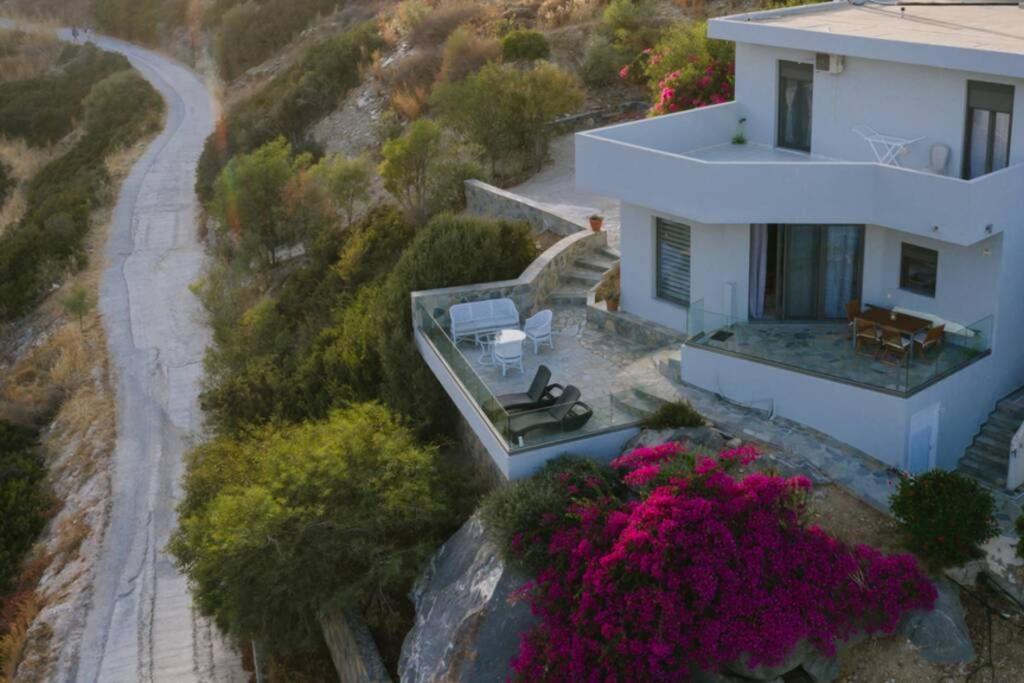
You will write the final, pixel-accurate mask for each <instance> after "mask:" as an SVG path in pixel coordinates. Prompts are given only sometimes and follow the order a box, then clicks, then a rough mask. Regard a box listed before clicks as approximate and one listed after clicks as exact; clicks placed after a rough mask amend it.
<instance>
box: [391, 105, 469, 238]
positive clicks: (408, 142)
mask: <svg viewBox="0 0 1024 683" xmlns="http://www.w3.org/2000/svg"><path fill="white" fill-rule="evenodd" d="M462 156H464V155H463V153H462V151H461V150H460V148H459V146H458V145H456V144H454V143H453V142H452V141H451V140H450V139H447V138H446V136H445V134H444V131H443V130H442V129H441V127H440V126H439V125H437V124H436V123H434V122H433V121H430V120H427V119H420V120H418V121H414V122H413V123H412V125H411V126H409V129H408V130H407V131H406V132H405V133H403V134H402V135H401V136H399V137H397V138H395V139H394V140H389V141H388V142H386V143H385V144H384V147H383V149H382V150H381V164H380V169H379V171H380V177H381V179H382V180H383V181H384V188H385V189H386V190H387V191H388V192H390V193H391V196H392V197H394V198H395V201H397V202H398V203H399V204H400V205H401V206H402V208H403V209H404V210H405V212H406V215H407V216H408V217H409V220H410V221H412V222H413V223H415V224H416V225H422V224H423V223H426V221H427V220H428V219H429V218H430V217H431V216H432V215H435V214H437V213H440V212H442V211H448V210H457V209H459V208H461V207H462V205H463V204H464V203H465V201H464V197H465V193H464V191H463V184H464V183H465V181H466V180H468V179H470V178H479V177H481V175H482V172H481V171H480V169H479V168H477V167H476V165H475V164H470V163H467V162H465V161H464V160H463V159H462V158H461V157H462Z"/></svg>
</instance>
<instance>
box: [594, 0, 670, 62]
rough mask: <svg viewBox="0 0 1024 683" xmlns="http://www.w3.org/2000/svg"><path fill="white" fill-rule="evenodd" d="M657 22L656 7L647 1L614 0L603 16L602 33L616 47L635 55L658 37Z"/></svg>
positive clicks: (605, 9)
mask: <svg viewBox="0 0 1024 683" xmlns="http://www.w3.org/2000/svg"><path fill="white" fill-rule="evenodd" d="M655 20H656V17H655V13H654V7H653V6H652V5H651V3H650V2H648V1H647V0H612V1H611V2H610V3H608V6H607V7H605V8H604V12H603V13H602V15H601V32H602V33H603V34H605V35H606V36H608V37H609V38H611V40H612V41H613V43H614V44H615V46H616V47H618V48H619V49H621V50H624V51H626V52H628V53H632V54H633V55H635V54H636V53H638V52H639V51H640V50H643V49H644V48H646V47H650V46H651V44H652V43H653V42H654V40H655V38H656V37H657V29H656V28H655ZM619 66H621V64H620V65H619Z"/></svg>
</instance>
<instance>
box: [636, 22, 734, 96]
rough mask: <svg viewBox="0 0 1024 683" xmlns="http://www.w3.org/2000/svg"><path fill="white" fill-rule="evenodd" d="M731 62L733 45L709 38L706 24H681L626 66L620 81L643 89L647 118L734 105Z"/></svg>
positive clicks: (732, 60)
mask: <svg viewBox="0 0 1024 683" xmlns="http://www.w3.org/2000/svg"><path fill="white" fill-rule="evenodd" d="M735 60H736V57H735V48H734V45H733V43H731V42H728V41H724V40H711V39H709V38H708V37H707V22H681V23H678V24H674V25H673V26H672V27H670V28H669V30H668V31H666V32H665V34H664V35H663V36H662V37H661V38H660V39H659V40H658V42H657V44H656V45H655V46H654V48H653V49H650V50H645V51H644V52H643V53H641V55H640V56H639V57H638V58H637V59H636V61H634V62H633V63H632V64H630V65H627V66H626V67H625V68H624V69H623V71H622V76H623V77H625V78H630V79H637V80H640V81H643V82H645V83H646V84H647V87H648V88H649V89H650V91H651V98H652V100H653V103H652V106H651V109H650V114H651V115H655V116H656V115H660V114H667V113H671V112H676V111H684V110H687V109H693V108H696V107H705V106H707V105H709V104H721V103H723V102H728V101H730V100H732V99H733V88H734V86H735Z"/></svg>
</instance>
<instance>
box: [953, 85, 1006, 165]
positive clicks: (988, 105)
mask: <svg viewBox="0 0 1024 683" xmlns="http://www.w3.org/2000/svg"><path fill="white" fill-rule="evenodd" d="M1012 125H1013V86H1012V85H1002V84H1000V83H982V82H979V81H968V82H967V131H966V133H965V134H964V172H963V177H964V178H968V179H970V178H977V177H978V176H980V175H985V174H986V173H991V172H992V171H998V170H999V169H1001V168H1006V167H1007V165H1009V163H1010V128H1011V127H1012Z"/></svg>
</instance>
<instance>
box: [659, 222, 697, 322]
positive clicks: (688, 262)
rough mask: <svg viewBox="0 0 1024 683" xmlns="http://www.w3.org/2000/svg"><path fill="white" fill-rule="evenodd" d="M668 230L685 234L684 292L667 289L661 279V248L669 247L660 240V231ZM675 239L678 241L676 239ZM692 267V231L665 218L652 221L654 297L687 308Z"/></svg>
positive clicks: (671, 288) (665, 241) (688, 227)
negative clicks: (678, 230) (675, 230)
mask: <svg viewBox="0 0 1024 683" xmlns="http://www.w3.org/2000/svg"><path fill="white" fill-rule="evenodd" d="M669 229H680V230H682V231H684V232H685V237H683V238H682V239H685V242H686V247H685V250H684V252H683V253H682V259H683V260H684V261H685V266H686V285H685V291H684V292H681V291H672V290H673V289H676V290H679V289H682V287H667V286H666V282H665V280H664V278H663V277H662V247H663V246H664V245H668V246H671V245H670V244H668V241H667V240H663V239H662V231H663V230H666V231H667V230H669ZM676 239H679V238H678V237H677V238H676ZM692 267H693V229H692V228H691V227H690V226H689V225H687V224H685V223H679V222H677V221H672V220H668V219H665V218H655V219H654V296H655V297H656V298H657V299H660V300H662V301H667V302H669V303H672V304H675V305H677V306H689V305H690V298H691V287H692V284H693V281H692V279H691V275H692V270H691V268H692Z"/></svg>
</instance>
